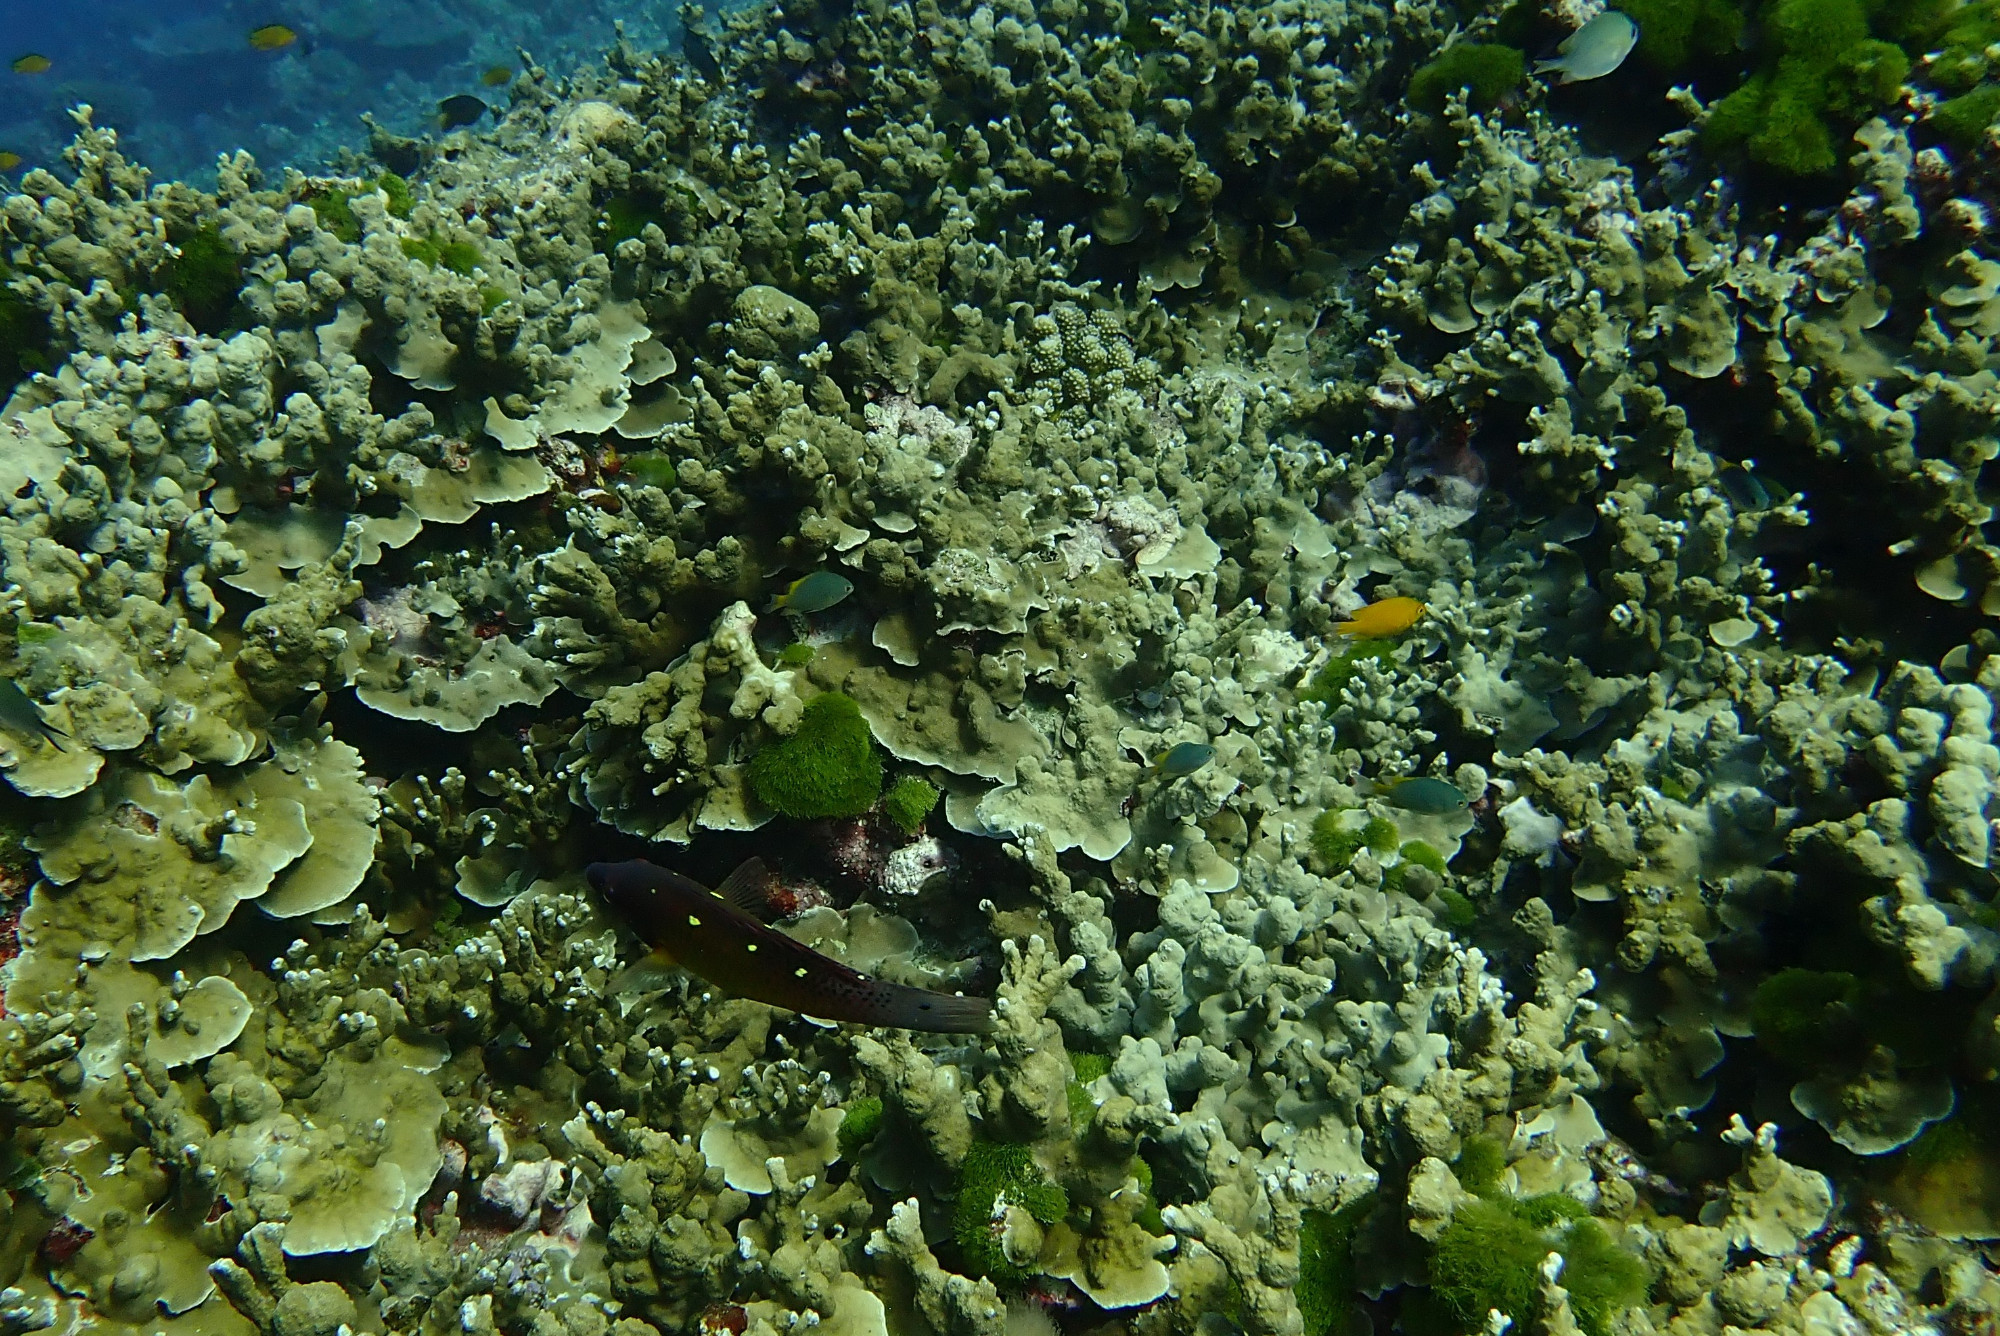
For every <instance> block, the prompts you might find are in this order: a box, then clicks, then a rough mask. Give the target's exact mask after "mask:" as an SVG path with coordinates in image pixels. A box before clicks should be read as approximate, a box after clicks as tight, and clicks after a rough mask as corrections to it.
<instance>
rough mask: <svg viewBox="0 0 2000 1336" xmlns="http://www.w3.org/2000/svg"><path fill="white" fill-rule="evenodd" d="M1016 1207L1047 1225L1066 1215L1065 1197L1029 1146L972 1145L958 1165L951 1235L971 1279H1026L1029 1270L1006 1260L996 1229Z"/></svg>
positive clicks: (1067, 1211)
mask: <svg viewBox="0 0 2000 1336" xmlns="http://www.w3.org/2000/svg"><path fill="white" fill-rule="evenodd" d="M1009 1206H1018V1207H1020V1208H1021V1209H1022V1210H1024V1211H1026V1212H1027V1213H1028V1214H1029V1215H1031V1216H1033V1217H1034V1218H1035V1219H1037V1220H1039V1221H1041V1222H1042V1223H1043V1224H1045V1225H1052V1224H1054V1223H1055V1222H1056V1221H1058V1220H1060V1219H1062V1218H1063V1217H1064V1216H1066V1215H1068V1214H1069V1196H1068V1194H1067V1193H1065V1192H1064V1191H1063V1190H1062V1188H1061V1187H1059V1186H1057V1185H1056V1184H1054V1183H1051V1182H1050V1181H1049V1180H1048V1177H1047V1176H1046V1175H1045V1174H1043V1173H1042V1171H1041V1168H1040V1166H1038V1165H1037V1164H1036V1163H1035V1157H1034V1154H1033V1152H1031V1151H1030V1150H1029V1149H1028V1147H1026V1146H1021V1145H1011V1144H1009V1145H1001V1144H998V1143H995V1142H991V1141H975V1142H973V1143H972V1148H971V1149H970V1150H968V1151H967V1152H966V1153H965V1159H964V1160H963V1161H962V1162H961V1163H960V1164H959V1167H958V1206H957V1209H956V1210H955V1211H954V1212H953V1216H952V1234H953V1236H954V1237H955V1238H957V1240H958V1246H959V1249H960V1250H961V1251H962V1252H963V1253H964V1254H965V1262H966V1266H967V1267H968V1268H969V1269H970V1270H971V1271H972V1272H973V1273H974V1274H975V1275H988V1276H992V1277H993V1278H994V1279H995V1280H1025V1279H1027V1277H1028V1274H1029V1273H1028V1272H1027V1271H1026V1270H1025V1269H1023V1268H1022V1267H1019V1266H1017V1265H1015V1264H1014V1263H1013V1262H1011V1261H1009V1260H1008V1258H1007V1254H1006V1253H1005V1252H1003V1251H1002V1250H1001V1248H1000V1240H999V1237H998V1235H997V1233H996V1226H997V1224H998V1222H999V1220H1000V1218H1001V1217H1003V1216H1004V1215H1005V1212H1006V1208H1007V1207H1009Z"/></svg>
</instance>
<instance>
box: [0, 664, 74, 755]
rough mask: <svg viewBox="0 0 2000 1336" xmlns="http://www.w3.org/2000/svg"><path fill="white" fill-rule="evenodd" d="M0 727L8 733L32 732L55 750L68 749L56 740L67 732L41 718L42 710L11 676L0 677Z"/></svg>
mask: <svg viewBox="0 0 2000 1336" xmlns="http://www.w3.org/2000/svg"><path fill="white" fill-rule="evenodd" d="M0 728H4V729H6V730H7V731H8V732H9V733H19V734H23V735H28V734H32V735H34V736H36V737H39V738H42V739H43V740H44V741H46V742H47V743H48V744H49V745H50V746H51V747H54V748H55V749H56V750H57V751H68V750H69V748H67V747H65V746H63V745H62V743H60V742H58V741H56V739H57V738H66V737H68V736H69V734H67V733H65V732H63V731H62V730H61V729H60V728H57V727H56V726H55V725H54V724H51V723H49V722H48V721H47V720H45V719H43V718H42V712H41V710H39V709H38V708H36V706H35V702H34V701H33V700H32V699H30V698H29V696H28V693H27V692H25V691H23V690H21V684H20V683H19V682H16V681H15V680H14V679H13V678H11V677H0Z"/></svg>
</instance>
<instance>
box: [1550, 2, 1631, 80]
mask: <svg viewBox="0 0 2000 1336" xmlns="http://www.w3.org/2000/svg"><path fill="white" fill-rule="evenodd" d="M1638 41H1639V25H1638V24H1636V23H1634V22H1633V21H1632V19H1631V17H1630V16H1629V15H1625V14H1621V13H1619V12H1618V11H1617V10H1615V9H1607V10H1605V11H1604V12H1603V13H1602V14H1599V15H1598V16H1597V17H1596V18H1594V19H1592V20H1591V21H1590V22H1588V23H1586V24H1584V25H1583V26H1582V27H1581V28H1578V29H1577V30H1576V31H1575V32H1573V33H1571V34H1570V35H1569V36H1568V37H1565V38H1563V40H1562V45H1560V46H1558V47H1557V48H1556V58H1555V59H1554V60H1538V61H1536V62H1535V73H1537V74H1550V73H1560V74H1561V75H1562V80H1561V81H1562V82H1563V83H1566V84H1570V83H1580V82H1582V81H1583V80H1585V79H1602V78H1603V77H1604V76H1605V75H1607V74H1609V73H1611V72H1612V71H1613V70H1615V69H1617V68H1618V67H1619V66H1620V65H1623V64H1624V63H1625V57H1627V56H1629V55H1631V54H1632V48H1633V47H1634V46H1635V45H1637V44H1638Z"/></svg>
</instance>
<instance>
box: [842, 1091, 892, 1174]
mask: <svg viewBox="0 0 2000 1336" xmlns="http://www.w3.org/2000/svg"><path fill="white" fill-rule="evenodd" d="M881 1130H882V1101H881V1100H880V1099H878V1098H877V1097H875V1096H874V1095H867V1096H864V1097H863V1098H861V1099H857V1100H855V1101H854V1102H853V1103H852V1104H850V1105H848V1106H847V1111H846V1112H845V1113H843V1114H841V1116H840V1129H839V1130H838V1131H837V1132H835V1133H834V1135H835V1137H837V1138H838V1139H839V1141H840V1153H841V1154H842V1155H843V1156H845V1157H847V1158H849V1159H852V1158H853V1156H854V1154H855V1152H857V1151H859V1150H860V1149H861V1148H862V1147H863V1146H865V1145H867V1144H868V1143H869V1142H871V1141H873V1140H874V1139H875V1134H876V1133H877V1132H879V1131H881Z"/></svg>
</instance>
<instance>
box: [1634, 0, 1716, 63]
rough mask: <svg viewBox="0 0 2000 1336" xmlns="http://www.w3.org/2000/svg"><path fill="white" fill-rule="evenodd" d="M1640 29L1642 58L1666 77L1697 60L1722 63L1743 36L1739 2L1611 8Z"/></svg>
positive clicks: (1643, 0)
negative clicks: (1719, 61)
mask: <svg viewBox="0 0 2000 1336" xmlns="http://www.w3.org/2000/svg"><path fill="white" fill-rule="evenodd" d="M1611 7H1612V8H1613V9H1615V10H1617V11H1618V12H1620V13H1621V14H1624V15H1626V16H1627V17H1628V18H1630V19H1631V20H1632V21H1633V22H1634V23H1636V24H1638V25H1639V43H1638V45H1637V46H1636V47H1634V48H1633V49H1634V50H1635V51H1637V52H1638V54H1639V58H1640V59H1641V60H1643V61H1645V62H1646V63H1647V64H1648V65H1651V66H1652V67H1653V68H1654V69H1656V70H1660V71H1661V72H1663V73H1672V72H1674V71H1677V70H1680V69H1682V68H1684V67H1685V66H1686V65H1687V63H1688V62H1689V61H1690V60H1693V59H1695V58H1696V57H1707V58H1708V59H1711V60H1723V59H1727V58H1728V57H1730V56H1732V55H1734V54H1735V53H1736V43H1737V41H1738V40H1739V39H1741V37H1742V36H1743V17H1744V15H1743V7H1742V6H1741V5H1740V4H1738V3H1736V0H1618V3H1617V4H1615V5H1613V6H1611Z"/></svg>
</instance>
